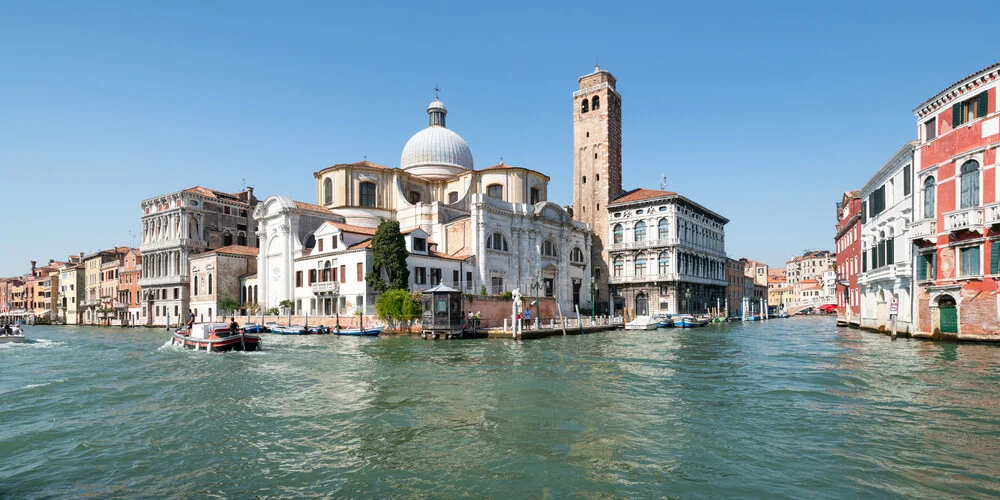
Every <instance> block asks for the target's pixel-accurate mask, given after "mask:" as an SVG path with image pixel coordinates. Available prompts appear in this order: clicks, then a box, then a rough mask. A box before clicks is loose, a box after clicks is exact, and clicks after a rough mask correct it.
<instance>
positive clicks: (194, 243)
mask: <svg viewBox="0 0 1000 500" xmlns="http://www.w3.org/2000/svg"><path fill="white" fill-rule="evenodd" d="M180 247H188V248H193V249H196V250H200V249H203V248H206V247H208V242H207V241H205V240H196V239H193V238H171V239H168V240H164V241H154V242H151V243H144V244H143V245H142V246H141V247H140V248H142V251H143V253H148V252H154V251H156V250H164V249H175V248H180Z"/></svg>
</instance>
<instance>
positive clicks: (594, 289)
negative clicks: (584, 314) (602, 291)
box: [590, 278, 597, 326]
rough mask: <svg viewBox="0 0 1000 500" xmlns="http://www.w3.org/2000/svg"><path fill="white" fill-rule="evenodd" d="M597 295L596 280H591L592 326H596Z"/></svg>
mask: <svg viewBox="0 0 1000 500" xmlns="http://www.w3.org/2000/svg"><path fill="white" fill-rule="evenodd" d="M596 294H597V283H595V282H594V279H593V278H591V279H590V325H591V326H593V325H594V310H595V309H597V302H596V298H595V295H596Z"/></svg>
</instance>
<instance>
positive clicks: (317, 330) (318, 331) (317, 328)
mask: <svg viewBox="0 0 1000 500" xmlns="http://www.w3.org/2000/svg"><path fill="white" fill-rule="evenodd" d="M306 333H311V334H313V335H322V334H327V333H330V327H328V326H323V325H313V326H307V327H306Z"/></svg>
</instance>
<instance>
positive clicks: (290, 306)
mask: <svg viewBox="0 0 1000 500" xmlns="http://www.w3.org/2000/svg"><path fill="white" fill-rule="evenodd" d="M278 305H279V306H281V307H282V308H283V309H284V310H286V311H288V314H295V302H292V300H291V299H285V300H282V301H281V302H278Z"/></svg>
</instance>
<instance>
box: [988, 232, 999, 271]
mask: <svg viewBox="0 0 1000 500" xmlns="http://www.w3.org/2000/svg"><path fill="white" fill-rule="evenodd" d="M990 274H1000V240H991V241H990Z"/></svg>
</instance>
